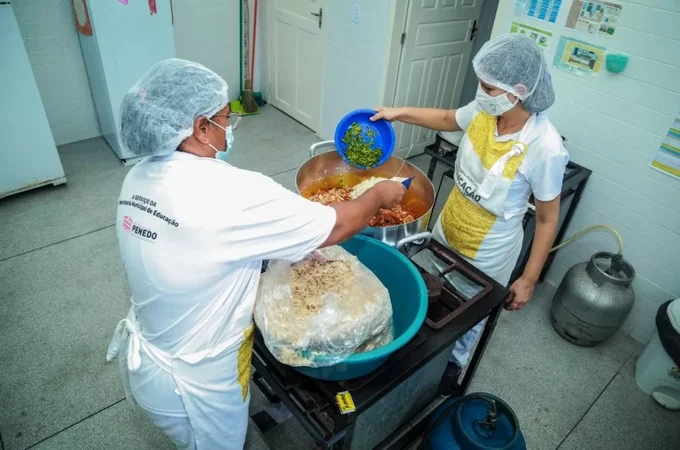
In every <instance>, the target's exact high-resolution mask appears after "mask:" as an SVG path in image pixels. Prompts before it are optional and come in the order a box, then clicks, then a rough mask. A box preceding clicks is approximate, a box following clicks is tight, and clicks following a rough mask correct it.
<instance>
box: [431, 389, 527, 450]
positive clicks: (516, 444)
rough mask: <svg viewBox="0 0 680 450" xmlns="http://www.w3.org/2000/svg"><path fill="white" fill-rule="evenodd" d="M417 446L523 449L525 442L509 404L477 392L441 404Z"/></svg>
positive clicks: (443, 449)
mask: <svg viewBox="0 0 680 450" xmlns="http://www.w3.org/2000/svg"><path fill="white" fill-rule="evenodd" d="M418 448H419V449H429V450H475V449H491V448H493V449H495V450H526V444H525V442H524V436H523V435H522V432H521V431H520V429H519V423H518V422H517V416H515V413H514V412H513V411H512V409H511V408H510V406H508V404H507V403H505V402H504V401H503V400H501V399H500V398H498V397H496V396H495V395H491V394H487V393H481V392H480V393H474V394H468V395H466V396H465V397H460V398H455V399H450V400H448V401H447V402H445V403H444V404H442V405H441V406H440V407H439V408H438V409H437V410H436V411H435V412H434V414H433V418H432V422H431V423H430V426H429V427H428V430H427V431H426V432H425V435H424V437H423V441H422V443H421V444H420V446H419V447H418Z"/></svg>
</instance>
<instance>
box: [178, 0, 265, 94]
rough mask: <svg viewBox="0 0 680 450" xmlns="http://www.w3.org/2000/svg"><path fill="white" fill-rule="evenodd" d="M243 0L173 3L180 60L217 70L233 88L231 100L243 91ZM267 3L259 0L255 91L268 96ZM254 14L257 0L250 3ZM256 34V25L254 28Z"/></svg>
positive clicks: (191, 0) (196, 0)
mask: <svg viewBox="0 0 680 450" xmlns="http://www.w3.org/2000/svg"><path fill="white" fill-rule="evenodd" d="M239 2H240V0H238V1H237V0H173V14H174V19H175V23H174V33H175V48H176V51H177V57H178V58H183V59H188V60H191V61H196V62H198V63H200V64H203V65H204V66H206V67H208V68H210V69H212V70H214V71H215V72H216V73H217V74H218V75H220V76H221V77H222V78H224V79H225V80H226V81H227V84H228V85H229V98H230V99H231V100H235V99H237V98H238V96H239V94H240V92H239V64H241V62H240V60H239ZM266 2H267V0H259V12H258V31H257V40H256V49H255V86H254V88H255V89H254V90H255V91H260V92H262V93H263V95H264V97H265V98H266V97H267V93H266V91H265V86H267V80H266V75H267V67H266V62H267V59H266V54H265V53H264V52H265V51H266V45H265V40H264V39H265V33H266V30H264V28H265V23H266V22H265V20H266V10H267V8H266V4H267V3H266ZM250 4H251V15H254V10H253V8H252V6H253V0H250ZM251 32H252V25H251Z"/></svg>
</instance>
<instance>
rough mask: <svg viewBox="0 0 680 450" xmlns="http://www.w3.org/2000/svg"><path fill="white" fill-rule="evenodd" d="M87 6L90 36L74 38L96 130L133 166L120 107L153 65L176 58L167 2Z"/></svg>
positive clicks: (100, 0)
mask: <svg viewBox="0 0 680 450" xmlns="http://www.w3.org/2000/svg"><path fill="white" fill-rule="evenodd" d="M75 1H76V2H78V1H81V2H85V1H86V0H75ZM125 3H127V4H125ZM86 5H87V11H88V15H89V20H90V25H91V28H92V36H89V35H85V34H79V36H80V47H81V48H82V51H83V58H84V59H85V66H86V67H87V76H88V78H89V80H90V88H91V90H92V97H93V98H94V103H95V107H96V109H97V115H98V116H99V125H100V126H101V131H102V135H103V136H104V138H105V139H106V141H107V142H108V144H109V145H110V146H111V149H113V151H114V152H115V153H116V155H117V156H118V158H119V159H120V160H121V161H123V163H132V162H134V161H135V159H136V156H135V155H134V154H133V153H132V152H130V151H129V150H128V149H127V148H125V146H124V145H123V142H122V140H121V138H120V134H119V133H120V104H121V101H122V100H123V97H124V96H125V94H126V93H127V91H128V90H130V88H131V87H132V86H133V85H134V84H135V82H136V81H137V80H138V79H139V78H140V77H141V76H142V75H143V74H144V73H145V72H146V71H147V70H148V69H149V68H150V67H151V66H152V65H154V64H155V63H157V62H158V61H161V60H164V59H167V58H174V57H175V43H174V37H173V29H172V22H173V16H172V4H171V1H170V0H155V1H151V0H129V1H128V2H125V1H116V0H106V1H104V0H87V1H86ZM154 5H155V6H154ZM76 9H77V10H79V11H80V10H81V8H76ZM154 9H155V12H154ZM76 20H78V19H76Z"/></svg>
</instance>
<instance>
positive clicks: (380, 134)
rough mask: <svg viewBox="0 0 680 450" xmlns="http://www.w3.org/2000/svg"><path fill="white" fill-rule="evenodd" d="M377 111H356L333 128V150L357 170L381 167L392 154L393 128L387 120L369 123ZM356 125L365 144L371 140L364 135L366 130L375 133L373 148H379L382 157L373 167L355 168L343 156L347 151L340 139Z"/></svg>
mask: <svg viewBox="0 0 680 450" xmlns="http://www.w3.org/2000/svg"><path fill="white" fill-rule="evenodd" d="M376 113H377V111H374V110H372V109H357V110H355V111H352V112H351V113H349V114H347V115H346V116H345V117H343V118H342V119H341V120H340V122H338V126H337V127H335V150H336V151H337V152H338V154H339V155H340V156H341V157H342V159H343V161H345V162H346V163H347V164H348V165H350V166H354V167H357V168H359V169H372V168H374V167H378V166H380V165H382V164H383V163H384V162H385V161H387V160H388V159H389V157H390V156H391V155H392V152H394V145H395V144H396V142H397V139H396V135H395V133H394V127H393V126H392V124H391V123H390V122H389V121H388V120H378V121H376V122H371V117H372V116H373V115H375V114H376ZM355 122H356V123H358V124H359V125H361V128H362V130H363V131H362V136H363V138H364V140H366V142H369V141H370V140H371V138H369V137H368V135H367V134H366V133H367V131H368V130H371V131H373V132H374V133H375V136H373V148H379V149H381V150H382V157H381V158H380V160H379V161H378V164H376V165H375V166H373V167H365V166H355V165H354V164H352V163H351V162H350V161H349V160H348V159H347V156H345V152H346V151H347V145H346V144H345V143H344V142H342V138H344V137H345V133H346V132H347V130H348V129H349V127H351V126H352V124H353V123H355Z"/></svg>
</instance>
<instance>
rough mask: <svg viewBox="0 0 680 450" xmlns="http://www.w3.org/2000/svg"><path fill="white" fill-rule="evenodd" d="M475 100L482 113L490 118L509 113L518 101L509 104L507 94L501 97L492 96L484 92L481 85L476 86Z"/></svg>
mask: <svg viewBox="0 0 680 450" xmlns="http://www.w3.org/2000/svg"><path fill="white" fill-rule="evenodd" d="M475 100H477V103H479V106H481V107H482V109H483V110H484V111H486V112H487V113H489V114H490V115H492V116H500V115H501V114H503V113H506V112H508V111H510V110H511V109H512V108H513V107H514V106H515V105H516V104H517V102H518V101H519V99H516V100H515V102H514V103H513V102H511V101H510V99H509V98H508V94H507V92H504V93H502V94H501V95H497V96H495V97H494V96H492V95H489V94H487V93H486V92H484V89H482V85H481V84H480V85H479V86H477V95H475Z"/></svg>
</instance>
